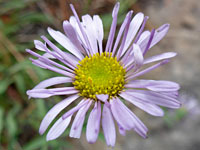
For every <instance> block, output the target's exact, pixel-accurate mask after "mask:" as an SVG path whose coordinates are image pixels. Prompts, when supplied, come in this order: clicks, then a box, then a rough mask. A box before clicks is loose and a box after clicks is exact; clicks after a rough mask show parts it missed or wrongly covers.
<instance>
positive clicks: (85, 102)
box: [62, 99, 89, 120]
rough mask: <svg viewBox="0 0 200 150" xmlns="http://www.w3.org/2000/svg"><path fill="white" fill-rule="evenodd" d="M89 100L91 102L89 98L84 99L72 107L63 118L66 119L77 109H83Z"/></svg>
mask: <svg viewBox="0 0 200 150" xmlns="http://www.w3.org/2000/svg"><path fill="white" fill-rule="evenodd" d="M88 102H89V99H87V100H85V99H83V100H82V101H81V102H80V103H79V104H78V105H77V106H75V107H74V108H72V109H70V110H69V111H68V112H66V113H65V114H64V115H63V116H62V118H63V120H64V119H66V118H67V117H69V116H71V115H72V114H73V113H75V112H76V111H78V110H79V109H81V108H82V107H83V106H85V105H87V104H88Z"/></svg>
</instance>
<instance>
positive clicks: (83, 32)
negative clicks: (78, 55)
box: [70, 4, 92, 50]
mask: <svg viewBox="0 0 200 150" xmlns="http://www.w3.org/2000/svg"><path fill="white" fill-rule="evenodd" d="M70 7H71V10H72V12H73V14H74V16H75V18H76V22H77V24H78V27H79V29H80V32H81V34H82V37H83V39H84V41H85V42H86V44H87V48H88V49H89V50H91V49H92V47H91V45H90V42H89V40H88V37H87V35H86V33H85V31H84V29H83V26H82V24H81V22H80V20H79V17H78V14H77V12H76V10H75V8H74V6H73V5H72V4H70Z"/></svg>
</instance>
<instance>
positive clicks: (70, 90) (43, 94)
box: [26, 87, 78, 98]
mask: <svg viewBox="0 0 200 150" xmlns="http://www.w3.org/2000/svg"><path fill="white" fill-rule="evenodd" d="M75 93H78V91H77V90H76V89H75V88H74V87H63V88H51V89H32V90H28V91H27V92H26V94H27V95H29V96H30V97H34V98H48V97H51V96H54V95H70V94H75Z"/></svg>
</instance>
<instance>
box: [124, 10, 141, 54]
mask: <svg viewBox="0 0 200 150" xmlns="http://www.w3.org/2000/svg"><path fill="white" fill-rule="evenodd" d="M143 19H144V14H143V13H137V14H136V15H135V16H134V18H133V19H132V21H131V23H130V27H129V29H128V35H127V38H126V42H125V46H124V49H123V52H122V55H123V54H124V52H125V51H126V50H127V48H128V47H129V46H130V44H131V43H132V42H133V39H134V38H135V35H136V33H137V32H138V30H139V28H140V26H141V24H142V22H143Z"/></svg>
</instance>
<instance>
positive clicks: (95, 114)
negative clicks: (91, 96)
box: [86, 101, 101, 143]
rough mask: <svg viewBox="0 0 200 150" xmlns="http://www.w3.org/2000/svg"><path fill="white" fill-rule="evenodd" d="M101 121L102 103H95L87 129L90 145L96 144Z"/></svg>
mask: <svg viewBox="0 0 200 150" xmlns="http://www.w3.org/2000/svg"><path fill="white" fill-rule="evenodd" d="M100 119H101V103H100V101H98V102H95V106H94V108H93V109H92V111H91V113H90V115H89V118H88V123H87V128H86V138H87V141H88V142H89V143H95V142H96V140H97V138H98V135H99V128H100Z"/></svg>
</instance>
